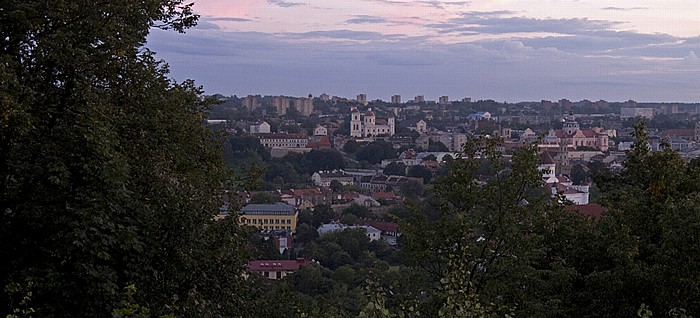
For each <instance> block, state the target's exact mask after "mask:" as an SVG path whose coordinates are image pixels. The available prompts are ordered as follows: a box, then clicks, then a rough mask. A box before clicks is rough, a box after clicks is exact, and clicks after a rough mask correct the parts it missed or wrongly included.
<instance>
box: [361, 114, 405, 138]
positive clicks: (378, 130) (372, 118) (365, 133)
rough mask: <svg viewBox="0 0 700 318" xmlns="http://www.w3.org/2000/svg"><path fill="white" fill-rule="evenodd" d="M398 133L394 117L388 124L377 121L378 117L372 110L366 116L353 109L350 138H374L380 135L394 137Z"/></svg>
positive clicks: (390, 117) (387, 121)
mask: <svg viewBox="0 0 700 318" xmlns="http://www.w3.org/2000/svg"><path fill="white" fill-rule="evenodd" d="M395 132H396V122H395V118H394V116H392V115H389V117H388V118H387V119H386V122H383V121H377V117H376V115H375V114H374V112H373V111H372V109H371V108H370V109H369V110H368V111H367V112H366V113H365V114H364V115H362V114H361V113H360V110H358V109H357V108H353V110H352V114H351V118H350V136H352V137H359V138H364V137H373V136H379V135H388V136H393V135H394V133H395Z"/></svg>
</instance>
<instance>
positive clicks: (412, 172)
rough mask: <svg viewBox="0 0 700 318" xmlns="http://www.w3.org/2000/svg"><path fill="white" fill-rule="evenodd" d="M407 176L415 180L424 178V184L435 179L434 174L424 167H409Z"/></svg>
mask: <svg viewBox="0 0 700 318" xmlns="http://www.w3.org/2000/svg"><path fill="white" fill-rule="evenodd" d="M406 175H407V176H409V177H413V178H422V179H423V183H424V184H427V183H429V182H430V180H431V179H432V178H433V173H432V172H430V170H428V168H426V167H425V166H422V165H414V166H411V167H409V168H408V172H407V173H406Z"/></svg>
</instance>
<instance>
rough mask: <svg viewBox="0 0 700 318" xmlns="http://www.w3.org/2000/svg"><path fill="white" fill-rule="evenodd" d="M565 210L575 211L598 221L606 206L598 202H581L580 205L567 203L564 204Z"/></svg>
mask: <svg viewBox="0 0 700 318" xmlns="http://www.w3.org/2000/svg"><path fill="white" fill-rule="evenodd" d="M564 209H565V210H567V211H575V212H578V213H579V214H581V215H583V216H587V217H590V218H593V220H594V221H600V218H601V217H602V215H603V213H604V212H607V211H608V208H606V207H604V206H602V205H600V204H594V203H592V204H581V205H567V206H564Z"/></svg>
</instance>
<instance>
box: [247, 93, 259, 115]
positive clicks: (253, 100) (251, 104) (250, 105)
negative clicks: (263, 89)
mask: <svg viewBox="0 0 700 318" xmlns="http://www.w3.org/2000/svg"><path fill="white" fill-rule="evenodd" d="M258 107H260V103H259V102H258V97H257V96H253V95H248V96H246V97H243V108H245V109H247V110H250V111H253V110H256V109H258Z"/></svg>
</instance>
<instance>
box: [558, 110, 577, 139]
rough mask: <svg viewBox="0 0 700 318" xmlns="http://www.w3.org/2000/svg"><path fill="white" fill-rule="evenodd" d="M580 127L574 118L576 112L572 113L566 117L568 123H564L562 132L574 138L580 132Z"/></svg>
mask: <svg viewBox="0 0 700 318" xmlns="http://www.w3.org/2000/svg"><path fill="white" fill-rule="evenodd" d="M579 129H580V127H579V125H578V122H576V117H574V112H573V111H570V112H569V116H566V121H565V122H564V127H563V128H562V130H563V131H564V133H566V135H567V136H573V135H574V134H575V133H576V132H577V131H579Z"/></svg>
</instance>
